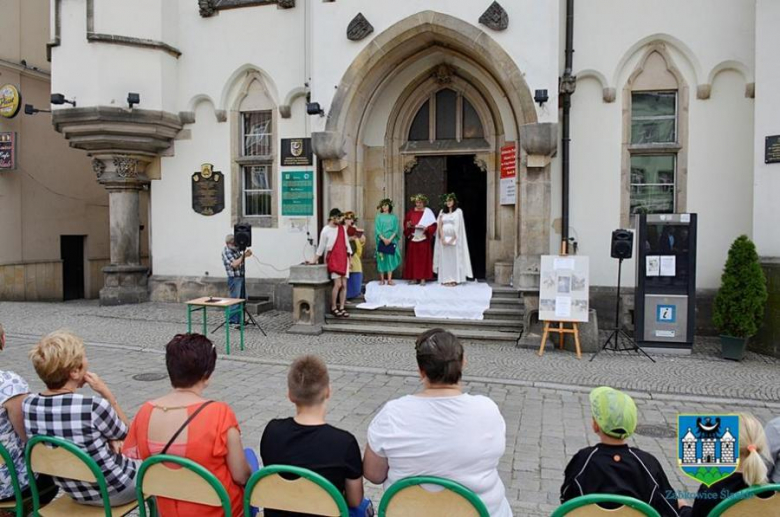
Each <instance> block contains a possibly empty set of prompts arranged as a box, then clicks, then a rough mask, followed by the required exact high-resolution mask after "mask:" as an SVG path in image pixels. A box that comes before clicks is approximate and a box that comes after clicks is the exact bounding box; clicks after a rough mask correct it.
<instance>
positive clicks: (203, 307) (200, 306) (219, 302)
mask: <svg viewBox="0 0 780 517" xmlns="http://www.w3.org/2000/svg"><path fill="white" fill-rule="evenodd" d="M244 301H245V300H244V299H243V298H212V297H209V296H204V297H203V298H196V299H194V300H190V301H188V302H186V304H187V332H192V313H193V312H196V311H203V335H204V336H205V335H208V327H207V326H206V322H207V317H206V312H207V310H208V308H209V307H211V308H215V309H223V310H224V311H225V350H226V352H227V354H228V355H230V315H231V313H232V312H233V307H235V306H238V310H239V312H240V314H241V316H240V321H241V323H240V330H241V350H244Z"/></svg>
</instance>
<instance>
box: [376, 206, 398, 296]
mask: <svg viewBox="0 0 780 517" xmlns="http://www.w3.org/2000/svg"><path fill="white" fill-rule="evenodd" d="M376 208H377V210H379V213H378V214H377V216H376V224H375V226H374V235H376V264H377V270H378V271H379V285H385V277H386V278H387V285H395V282H393V271H395V270H396V268H398V266H399V265H400V264H401V253H400V251H399V249H398V241H399V233H400V230H401V229H400V227H399V225H398V217H396V216H395V214H393V201H392V200H391V199H383V200H382V201H380V202H379V206H377V207H376Z"/></svg>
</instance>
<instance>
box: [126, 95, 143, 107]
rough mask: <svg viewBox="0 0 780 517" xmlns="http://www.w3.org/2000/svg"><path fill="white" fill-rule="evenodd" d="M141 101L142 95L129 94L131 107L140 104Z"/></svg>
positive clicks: (128, 98) (128, 101) (128, 103)
mask: <svg viewBox="0 0 780 517" xmlns="http://www.w3.org/2000/svg"><path fill="white" fill-rule="evenodd" d="M140 102H141V95H139V94H137V93H128V94H127V105H128V106H130V109H133V106H135V105H136V104H139V103H140Z"/></svg>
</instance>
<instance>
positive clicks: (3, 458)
mask: <svg viewBox="0 0 780 517" xmlns="http://www.w3.org/2000/svg"><path fill="white" fill-rule="evenodd" d="M3 465H5V466H6V467H7V468H8V476H9V477H10V478H11V488H13V491H14V499H15V500H16V506H15V507H16V510H17V512H16V513H17V515H22V508H21V507H22V505H23V500H24V496H23V495H22V487H21V485H20V484H19V473H18V472H16V465H14V460H13V458H11V453H9V452H8V449H6V448H5V446H4V445H3V444H2V443H0V467H2V466H3Z"/></svg>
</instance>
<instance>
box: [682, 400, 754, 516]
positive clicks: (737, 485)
mask: <svg viewBox="0 0 780 517" xmlns="http://www.w3.org/2000/svg"><path fill="white" fill-rule="evenodd" d="M767 456H768V455H767V443H766V435H765V434H764V429H763V428H762V427H761V422H759V421H758V420H756V418H755V417H754V416H753V415H750V414H747V413H742V414H740V415H739V466H738V467H737V470H736V472H734V473H733V474H731V475H730V476H729V477H727V478H726V479H721V480H720V481H718V482H717V483H715V484H713V485H712V486H710V487H707V486H706V485H701V487H699V492H698V493H697V494H696V500H695V501H694V502H693V512H692V513H691V515H692V517H707V516H708V515H709V514H710V512H711V511H712V509H713V508H715V507H716V506H718V504H719V503H720V502H721V501H723V500H724V499H727V498H728V497H729V496H731V495H734V494H736V493H737V492H739V491H740V490H744V489H746V488H748V487H750V486H753V485H766V484H767V481H768V479H767V465H766V460H767V459H768V458H767Z"/></svg>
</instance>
